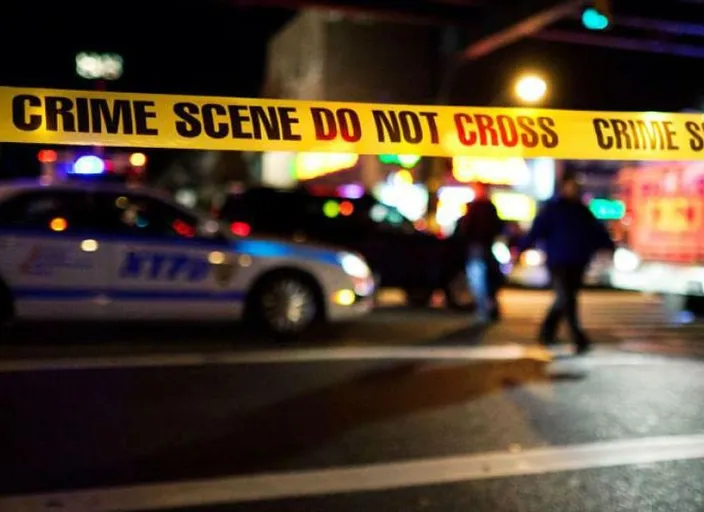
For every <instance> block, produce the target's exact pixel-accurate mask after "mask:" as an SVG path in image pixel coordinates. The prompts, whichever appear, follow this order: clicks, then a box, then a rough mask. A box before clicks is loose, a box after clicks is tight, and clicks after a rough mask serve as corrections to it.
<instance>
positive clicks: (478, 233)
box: [457, 183, 503, 322]
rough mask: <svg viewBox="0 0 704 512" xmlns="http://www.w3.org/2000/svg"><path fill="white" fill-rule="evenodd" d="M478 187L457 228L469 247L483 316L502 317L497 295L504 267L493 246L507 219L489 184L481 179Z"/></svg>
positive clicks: (468, 257)
mask: <svg viewBox="0 0 704 512" xmlns="http://www.w3.org/2000/svg"><path fill="white" fill-rule="evenodd" d="M474 190H475V197H474V201H472V202H471V203H469V204H468V205H467V213H466V214H465V215H464V216H463V217H462V218H461V219H460V220H459V221H458V228H457V229H458V232H459V236H460V237H461V240H462V244H463V247H464V249H465V251H466V262H467V264H466V273H467V280H468V283H469V287H470V289H471V290H472V295H473V296H474V300H475V302H476V305H477V315H478V317H479V320H480V321H481V322H489V321H498V320H499V318H500V310H499V304H498V298H497V295H498V291H499V287H500V281H501V276H500V274H501V270H500V266H499V263H498V261H496V258H495V257H494V255H493V253H492V250H491V249H492V245H493V244H494V241H495V240H496V238H497V237H498V236H499V235H500V234H501V231H502V228H503V223H502V221H501V219H500V218H499V214H498V212H497V211H496V206H494V203H493V202H492V201H491V199H490V198H489V190H488V187H487V186H486V185H485V184H484V183H477V184H475V186H474Z"/></svg>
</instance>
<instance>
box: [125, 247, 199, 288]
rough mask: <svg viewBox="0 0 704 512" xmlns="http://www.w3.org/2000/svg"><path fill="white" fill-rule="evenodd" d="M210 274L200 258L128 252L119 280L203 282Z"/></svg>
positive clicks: (176, 254)
mask: <svg viewBox="0 0 704 512" xmlns="http://www.w3.org/2000/svg"><path fill="white" fill-rule="evenodd" d="M209 273H210V264H209V263H208V262H207V261H206V260H205V259H202V258H197V257H193V256H191V255H188V254H182V253H162V252H149V251H130V252H128V253H127V254H126V255H125V259H124V261H123V262H122V266H121V267H120V271H119V275H120V278H121V279H147V280H154V281H157V280H158V281H176V280H186V281H189V282H192V283H195V282H199V281H203V280H204V279H205V278H207V277H208V274H209Z"/></svg>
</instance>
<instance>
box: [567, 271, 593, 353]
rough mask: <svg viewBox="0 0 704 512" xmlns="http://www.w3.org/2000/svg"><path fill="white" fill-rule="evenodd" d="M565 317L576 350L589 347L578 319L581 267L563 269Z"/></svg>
mask: <svg viewBox="0 0 704 512" xmlns="http://www.w3.org/2000/svg"><path fill="white" fill-rule="evenodd" d="M565 270H566V272H565V285H566V286H565V290H566V293H565V319H566V320H567V325H568V326H569V328H570V333H571V334H572V341H573V342H574V344H575V346H576V348H577V351H578V352H584V351H586V350H588V349H589V347H590V346H591V343H590V341H589V338H588V337H587V335H586V333H585V332H584V330H583V329H582V325H581V322H580V321H579V303H578V300H577V297H578V295H579V291H580V290H581V288H582V285H583V282H584V271H585V269H584V268H583V267H570V268H567V269H565Z"/></svg>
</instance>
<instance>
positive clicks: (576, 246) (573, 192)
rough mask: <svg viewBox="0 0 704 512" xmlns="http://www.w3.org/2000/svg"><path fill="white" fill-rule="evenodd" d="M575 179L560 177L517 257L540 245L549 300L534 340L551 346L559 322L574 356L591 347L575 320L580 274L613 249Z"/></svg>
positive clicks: (577, 319)
mask: <svg viewBox="0 0 704 512" xmlns="http://www.w3.org/2000/svg"><path fill="white" fill-rule="evenodd" d="M580 196H581V190H580V186H579V183H578V181H577V179H576V176H566V177H565V178H564V179H563V180H562V182H561V184H560V187H559V192H558V194H557V195H556V197H555V198H554V199H553V200H552V201H551V202H549V203H548V204H547V205H546V206H545V208H544V209H543V210H542V211H541V212H540V213H539V214H538V215H537V217H536V218H535V220H534V221H533V226H532V228H531V230H530V231H529V233H528V234H527V235H526V237H525V238H524V239H523V241H522V243H521V244H520V246H519V256H520V253H522V252H523V251H525V250H526V249H528V248H530V247H532V246H534V245H536V244H541V245H542V247H543V249H544V250H545V253H546V264H547V267H548V270H549V272H550V277H551V281H552V287H553V290H554V293H555V301H554V303H553V304H552V306H551V307H550V309H549V310H548V312H547V315H546V316H545V319H544V321H543V323H542V325H541V328H540V333H539V340H540V341H541V342H542V343H543V344H545V345H552V344H554V343H555V341H556V340H555V336H556V334H557V329H558V327H559V324H560V321H561V320H562V319H563V318H564V319H565V320H566V321H567V325H568V326H569V329H570V333H571V336H572V341H573V343H574V345H575V348H576V353H577V354H583V353H586V352H588V351H589V349H590V348H591V342H590V340H589V338H588V336H587V335H586V333H585V332H584V330H583V329H582V326H581V323H580V321H579V311H578V303H577V297H578V294H579V291H580V289H581V288H582V287H583V283H584V273H585V272H586V270H587V267H588V266H589V263H590V261H591V260H592V258H593V257H594V255H595V254H596V253H597V252H598V251H599V250H610V251H613V250H614V243H613V241H612V240H611V237H610V236H609V234H608V232H607V231H606V228H605V227H604V226H603V225H602V224H601V223H600V222H599V221H598V220H597V219H596V217H594V215H593V214H592V212H591V211H590V210H589V208H588V207H587V206H586V205H585V204H584V203H583V202H582V200H581V197H580Z"/></svg>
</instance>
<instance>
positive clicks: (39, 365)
mask: <svg viewBox="0 0 704 512" xmlns="http://www.w3.org/2000/svg"><path fill="white" fill-rule="evenodd" d="M624 348H625V349H626V350H625V351H624V350H619V349H617V348H606V347H604V348H599V349H597V350H596V352H595V353H593V354H591V355H589V356H587V357H586V358H576V359H572V358H571V357H570V356H571V353H572V349H571V348H569V347H566V346H564V347H560V348H558V349H553V350H546V349H545V348H543V347H541V346H538V345H521V344H517V343H508V344H504V345H486V346H480V347H457V346H420V347H325V348H309V349H307V348H298V349H284V350H274V349H272V350H257V351H242V350H241V351H222V352H191V353H176V354H173V353H172V354H140V355H131V354H126V355H105V356H96V357H58V358H54V359H29V358H27V359H6V360H0V373H17V372H34V371H59V370H92V369H109V368H148V367H156V366H158V367H179V366H182V367H187V366H208V365H211V366H218V365H219V366H223V365H248V364H287V363H288V364H296V363H317V362H344V361H369V360H371V361H384V360H388V361H391V360H396V361H398V360H411V361H413V360H415V361H457V362H463V361H467V362H472V361H473V362H484V361H519V360H533V361H538V362H544V363H546V364H547V363H551V362H554V363H561V362H562V361H565V359H562V360H558V361H553V359H554V358H555V357H558V359H559V358H568V359H566V360H567V361H573V362H575V363H578V364H579V365H581V366H583V367H586V368H589V367H598V366H648V365H651V366H652V365H659V364H668V365H671V364H674V363H676V362H687V361H679V360H673V359H671V358H666V357H658V356H657V355H651V354H647V353H646V354H639V353H633V352H631V351H630V350H628V345H626V346H624ZM693 355H694V354H693ZM691 362H692V363H694V364H700V363H699V362H698V361H691Z"/></svg>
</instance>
